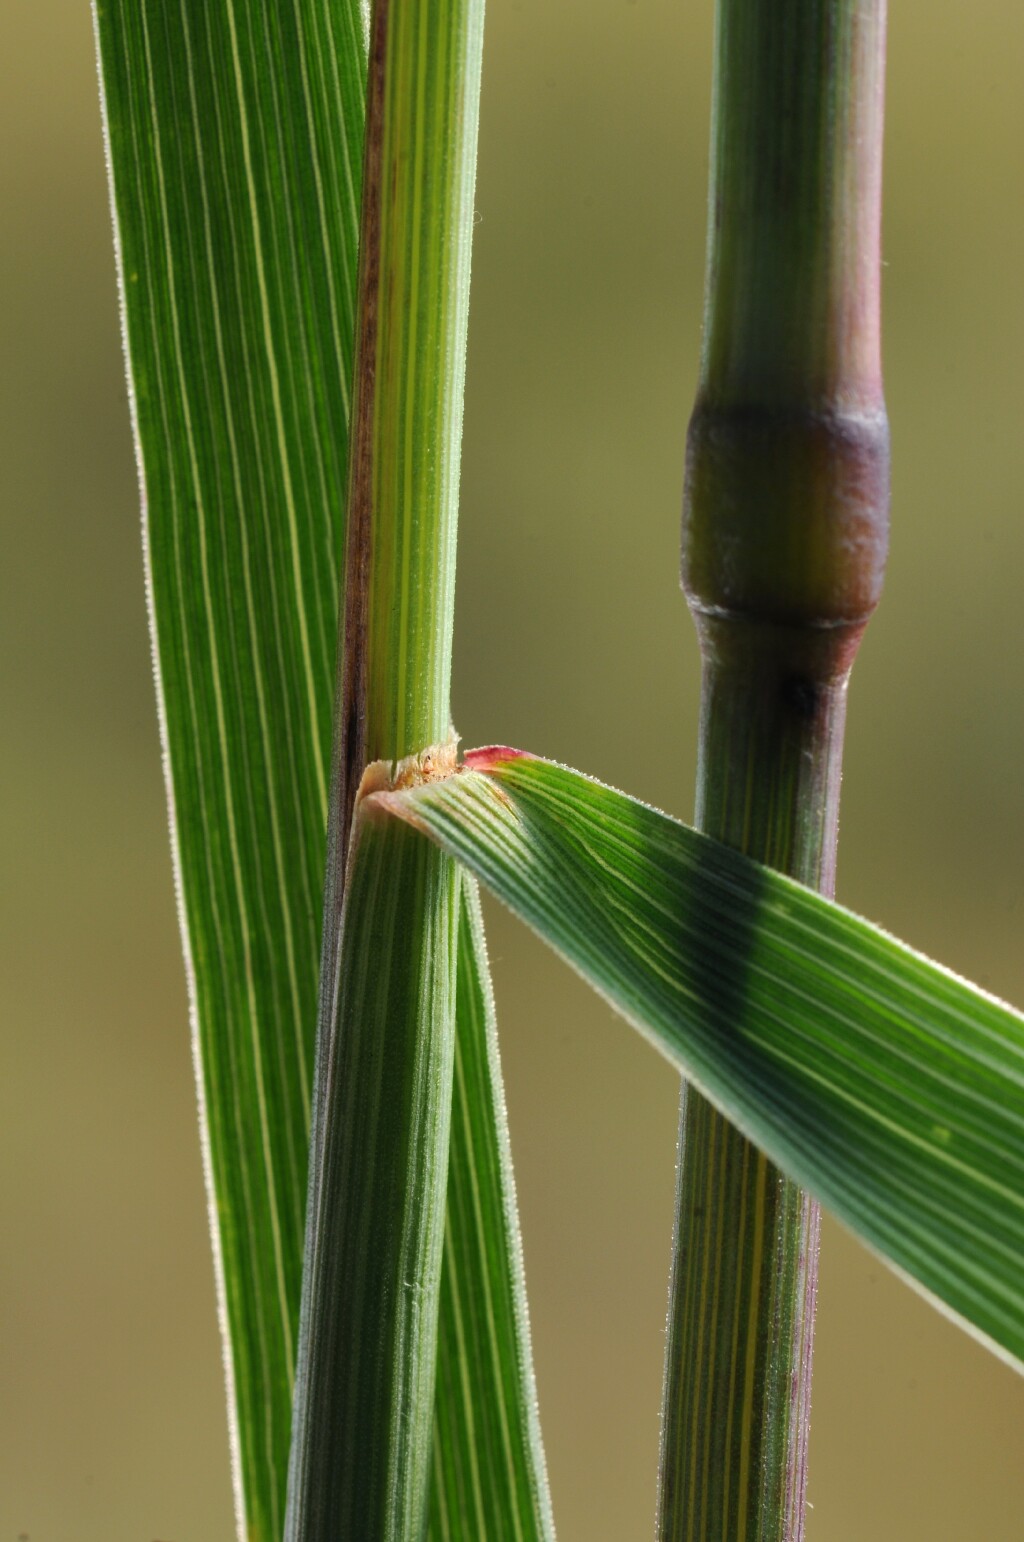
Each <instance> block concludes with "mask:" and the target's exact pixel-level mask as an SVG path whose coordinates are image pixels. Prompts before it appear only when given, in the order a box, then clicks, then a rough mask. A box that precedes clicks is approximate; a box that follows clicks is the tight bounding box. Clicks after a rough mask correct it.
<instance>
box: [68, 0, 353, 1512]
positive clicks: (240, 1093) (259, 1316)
mask: <svg viewBox="0 0 1024 1542" xmlns="http://www.w3.org/2000/svg"><path fill="white" fill-rule="evenodd" d="M96 20H97V34H98V40H99V51H100V59H101V72H102V79H103V88H104V108H105V122H106V128H107V135H108V145H109V152H110V167H111V179H112V188H113V202H114V208H115V216H116V225H117V232H118V244H119V260H120V277H121V291H122V302H123V317H124V327H125V336H126V345H127V352H128V356H129V360H130V371H131V382H132V392H133V407H134V418H135V430H136V441H137V446H138V452H139V459H140V471H141V476H142V481H143V486H144V496H145V505H146V511H147V512H146V522H145V532H146V549H147V551H146V555H147V578H148V587H149V597H150V607H151V618H152V626H153V635H154V648H155V654H156V662H157V677H158V692H159V698H160V712H161V721H162V731H163V738H164V750H165V758H166V763H167V771H168V790H169V800H170V804H171V813H172V828H173V837H174V846H175V867H176V877H177V884H178V892H179V903H180V909H181V921H182V933H183V939H184V943H185V949H186V956H187V959H188V963H189V975H190V995H191V1003H192V1013H193V1024H194V1032H195V1038H196V1058H197V1079H198V1081H199V1085H200V1102H201V1115H202V1124H203V1139H204V1150H205V1153H206V1165H207V1184H208V1190H209V1192H210V1202H211V1229H212V1231H213V1234H214V1245H215V1254H216V1255H217V1259H218V1279H219V1296H220V1305H221V1314H222V1319H223V1323H222V1326H223V1328H224V1330H225V1349H226V1356H227V1360H228V1380H229V1401H230V1403H231V1405H232V1407H231V1411H230V1419H231V1427H232V1437H233V1447H234V1457H235V1464H236V1473H235V1478H236V1502H237V1507H238V1511H239V1516H240V1525H241V1526H242V1527H243V1529H244V1530H245V1532H246V1534H247V1536H249V1537H254V1538H260V1539H261V1542H262V1539H274V1542H276V1539H277V1538H279V1536H280V1534H281V1527H282V1525H283V1517H284V1498H285V1474H286V1465H287V1455H288V1440H289V1429H290V1423H291V1399H292V1381H293V1374H294V1373H293V1366H294V1352H295V1340H296V1337H297V1328H298V1302H299V1287H300V1268H301V1249H302V1236H303V1226H304V1219H305V1181H306V1180H305V1174H306V1162H307V1156H306V1147H307V1131H308V1120H309V1101H310V1084H311V1080H312V1053H313V1028H314V1024H315V1020H316V991H317V959H318V955H319V941H320V936H319V934H320V902H321V894H322V886H323V861H324V858H323V843H324V828H325V822H326V764H327V755H328V749H329V743H330V736H331V724H330V706H331V699H332V684H331V681H332V674H333V654H334V642H335V630H336V615H337V604H338V594H337V572H338V567H339V560H340V549H341V536H342V531H341V507H342V497H343V491H344V480H345V472H346V461H347V444H346V431H345V424H346V420H347V407H348V402H347V396H348V389H349V388H348V375H349V373H350V371H351V355H352V305H353V296H352V288H353V283H354V271H355V257H356V247H355V241H356V213H357V202H358V182H359V167H360V162H361V137H362V122H361V120H362V90H363V87H362V77H363V74H364V72H365V58H364V45H363V42H362V37H361V20H360V15H359V6H358V3H357V0H351V3H348V0H346V3H344V4H342V5H341V6H338V7H332V8H330V10H326V9H325V8H324V7H322V6H320V5H315V4H313V3H311V0H294V3H292V4H289V5H288V6H286V7H283V8H277V9H274V8H271V9H269V10H253V9H252V8H251V7H243V6H241V5H239V4H237V3H232V0H218V3H216V4H211V5H205V4H199V3H197V0H104V3H103V4H102V5H100V6H98V8H97V13H96ZM289 102H294V103H303V104H304V105H303V109H302V111H301V112H300V111H296V112H295V113H291V112H290V111H289V110H288V107H287V104H288V103H289ZM353 178H354V181H353ZM296 188H301V189H303V196H294V195H293V190H294V189H296ZM318 189H320V190H321V191H322V194H323V196H322V197H321V196H319V194H318V192H317V190H318ZM306 190H308V196H305V191H306Z"/></svg>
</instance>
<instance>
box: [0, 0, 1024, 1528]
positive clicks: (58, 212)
mask: <svg viewBox="0 0 1024 1542" xmlns="http://www.w3.org/2000/svg"><path fill="white" fill-rule="evenodd" d="M253 3H257V0H253ZM259 3H265V0H259ZM488 29H489V30H488V42H487V54H486V60H485V69H484V106H483V128H482V135H483V137H482V146H481V161H480V179H479V189H478V196H477V207H478V210H479V223H478V228H477V232H476V234H477V246H476V252H475V259H474V261H475V272H474V300H473V313H472V322H471V337H470V360H469V380H468V401H467V411H466V438H465V477H464V498H463V527H462V545H461V557H460V564H461V565H460V583H459V599H458V617H457V641H456V677H455V710H456V721H457V723H458V725H459V727H460V729H461V731H462V733H463V735H464V737H465V739H466V741H467V742H469V743H483V742H487V741H490V740H494V739H501V740H506V741H510V742H512V743H516V744H522V745H525V746H529V747H531V748H533V749H535V750H537V751H540V752H542V753H545V754H548V755H551V756H554V757H556V758H558V759H561V760H565V761H567V762H569V763H570V764H573V765H577V766H581V767H584V768H586V769H587V770H590V771H592V772H594V773H596V774H598V775H600V776H602V777H604V778H605V779H607V780H609V781H611V782H613V783H616V784H618V785H621V786H624V787H627V788H629V789H630V790H631V791H633V792H635V793H638V794H640V795H641V796H643V797H645V798H648V799H650V800H651V801H653V802H655V803H658V804H660V805H662V806H663V807H666V808H668V809H669V810H671V811H672V812H674V813H677V814H680V815H682V816H684V817H685V816H686V815H687V814H688V813H689V810H690V807H691V803H692V787H693V775H694V735H695V727H696V708H697V657H696V649H695V644H694V639H693V636H692V633H691V628H690V624H689V621H688V618H687V615H686V611H685V607H684V605H683V602H682V600H681V598H680V595H679V592H678V588H677V582H676V567H677V539H678V534H677V523H678V509H679V501H680V481H681V464H682V451H683V435H684V429H685V424H686V418H687V414H688V408H689V402H690V398H691V395H692V391H693V386H694V382H695V374H696V359H697V349H698V344H699V334H700V309H701V282H702V260H703V244H704V235H703V222H704V196H705V159H706V150H707V119H708V96H709V71H710V49H711V39H710V32H711V0H701V3H700V4H699V5H697V4H682V3H680V0H558V3H557V4H552V3H550V0H546V3H542V0H491V5H490V15H489V19H488ZM0 39H2V47H0V57H2V58H3V61H4V62H3V73H4V82H3V89H2V91H0V211H2V225H3V236H2V238H0V296H2V301H0V354H2V368H0V402H2V410H0V441H2V448H0V510H2V518H3V561H2V567H0V629H2V647H0V659H2V665H0V693H2V694H0V712H2V723H3V733H2V740H0V744H2V751H0V755H2V761H0V764H2V803H0V845H2V852H3V858H2V860H3V870H4V883H3V897H2V905H3V915H2V924H0V950H2V958H0V994H2V1023H3V1035H2V1045H3V1066H4V1069H3V1074H2V1081H0V1170H2V1173H3V1181H2V1185H0V1225H2V1237H3V1245H2V1247H0V1323H2V1328H0V1542H17V1539H18V1538H19V1537H25V1536H27V1537H29V1538H30V1539H31V1542H156V1539H160V1542H228V1539H229V1538H230V1537H231V1535H232V1519H231V1513H230V1499H229V1483H228V1470H227V1442H226V1436H225V1427H224V1419H223V1414H222V1383H221V1369H220V1354H219V1349H218V1341H217V1332H216V1323H215V1316H214V1298H213V1282H212V1271H211V1267H210V1263H209V1259H208V1252H207V1239H206V1221H205V1205H204V1199H203V1193H202V1182H201V1174H200V1164H199V1154H198V1143H197V1140H196V1131H195V1118H194V1109H193V1089H192V1069H191V1064H190V1058H189V1039H188V1025H187V1016H186V1002H185V992H184V981H183V974H182V968H181V964H180V961H179V954H178V940H177V930H176V922H175V915H174V904H173V896H172V886H171V871H170V860H169V856H168V847H167V839H166V833H165V825H164V799H163V787H162V781H161V773H160V765H159V755H158V747H157V730H156V717H155V712H154V706H153V692H152V682H151V678H150V665H149V652H148V643H147V638H146V623H145V612H144V603H143V586H142V565H141V558H140V549H139V536H138V510H137V493H136V485H135V472H134V467H133V461H132V448H131V443H130V438H129V428H128V412H127V403H126V396H125V389H124V384H123V379H122V367H121V357H120V346H119V340H118V324H117V307H116V294H115V283H114V267H113V258H112V253H111V242H110V232H109V226H108V216H107V202H106V189H105V179H104V169H103V158H102V148H101V137H100V125H99V114H98V108H97V101H96V88H95V81H94V69H93V47H92V38H91V31H90V21H89V15H88V11H87V8H86V6H85V4H84V3H83V0H6V4H5V5H4V7H3V12H2V19H0ZM1022 74H1024V23H1022V20H1021V13H1020V10H1019V7H1017V6H1015V5H1012V4H1010V3H1009V0H973V3H972V4H971V5H969V6H968V5H967V4H966V3H959V4H958V3H953V0H905V3H904V4H902V5H900V6H898V7H897V8H896V12H895V15H894V16H893V18H892V28H891V49H890V75H889V119H888V133H887V146H886V214H885V239H884V246H885V258H886V263H887V267H886V274H885V337H886V374H887V385H888V397H889V406H890V414H891V418H892V424H893V438H894V450H895V483H894V499H893V515H894V526H893V529H894V534H893V550H892V558H891V563H890V569H889V579H888V585H887V590H886V595H885V599H884V603H883V606H882V609H881V610H880V612H879V614H878V616H877V618H876V620H875V621H874V622H873V623H872V626H871V628H870V630H869V633H868V638H867V641H866V643H865V645H864V648H863V653H862V657H861V661H860V662H859V664H858V667H857V670H856V672H855V676H854V684H853V690H852V697H851V708H850V717H849V730H848V752H847V762H846V765H847V774H846V781H845V786H844V795H843V796H844V805H843V828H842V844H841V859H840V897H841V898H842V899H843V900H845V901H846V902H847V903H848V904H850V905H852V906H853V907H855V908H856V909H858V910H861V911H864V912H866V913H867V914H868V915H870V916H872V917H873V918H875V919H877V920H879V921H881V922H883V923H884V924H886V925H887V926H889V927H891V928H892V929H893V930H895V931H896V932H897V933H899V934H900V935H902V936H904V937H906V938H908V939H909V940H911V941H913V942H914V943H916V944H917V945H919V946H920V947H922V948H924V949H925V950H926V951H928V952H930V953H932V954H934V955H936V956H938V957H939V958H941V959H943V960H944V961H945V962H948V963H949V964H950V965H952V966H953V967H955V968H956V969H958V970H960V971H962V972H964V973H966V974H969V975H971V976H973V977H975V978H977V979H980V980H981V981H983V982H984V983H985V984H987V985H988V986H989V987H990V988H991V989H993V990H995V991H996V992H998V993H1000V994H1003V995H1006V996H1008V997H1009V998H1010V999H1012V1000H1015V1001H1017V1002H1024V949H1022V948H1021V946H1020V929H1021V921H1022V916H1024V883H1022V877H1021V855H1022V848H1024V796H1022V794H1024V787H1022V777H1021V771H1020V767H1021V752H1022V749H1024V709H1022V706H1021V699H1022V696H1021V685H1022V674H1021V655H1022V651H1024V648H1022V644H1024V607H1022V605H1021V602H1020V593H1021V580H1020V574H1021V563H1022V558H1024V546H1022V535H1021V521H1020V512H1019V511H1020V496H1021V494H1020V489H1021V488H1022V487H1024V432H1022V426H1021V408H1020V404H1021V399H1022V385H1024V380H1022V369H1024V366H1022V362H1021V361H1022V359H1024V346H1022V345H1024V286H1022V283H1021V274H1022V273H1024V201H1022V199H1021V196H1020V190H1021V159H1022V152H1024V134H1022V128H1024V97H1022V93H1021V89H1020V80H1021V78H1022ZM490 923H491V929H490V936H491V948H492V954H493V960H494V966H495V975H496V987H497V994H498V1002H499V1015H500V1020H501V1031H502V1043H503V1051H504V1059H505V1067H506V1075H507V1081H508V1096H509V1103H510V1112H511V1123H512V1135H513V1142H514V1147H515V1153H516V1160H517V1171H518V1177H519V1188H520V1196H521V1201H522V1211H523V1224H524V1230H525V1247H526V1259H527V1268H528V1274H529V1282H530V1288H531V1301H532V1310H533V1326H534V1341H535V1349H536V1356H537V1373H538V1380H539V1390H540V1401H541V1409H542V1414H543V1417H544V1423H545V1429H546V1434H547V1445H548V1453H549V1461H550V1467H551V1477H552V1482H553V1487H554V1497H555V1507H556V1518H557V1521H558V1523H559V1529H560V1535H561V1538H562V1542H578V1539H583V1538H587V1539H588V1542H626V1539H633V1538H636V1539H642V1538H645V1537H649V1536H650V1535H651V1530H652V1517H653V1507H654V1470H655V1458H656V1448H657V1434H658V1397H659V1381H660V1362H661V1352H662V1336H663V1326H664V1313H665V1302H666V1279H667V1268H668V1253H669V1239H670V1226H671V1213H672V1185H673V1163H674V1142H675V1117H676V1085H675V1081H674V1078H673V1076H672V1074H671V1072H670V1071H669V1070H668V1069H667V1067H666V1066H664V1065H663V1064H662V1063H661V1062H660V1061H659V1060H658V1059H657V1058H656V1057H655V1056H654V1054H653V1053H652V1052H651V1051H650V1050H648V1049H647V1048H645V1047H644V1046H643V1045H642V1044H641V1043H640V1042H639V1041H638V1040H635V1039H634V1038H633V1037H632V1036H631V1034H630V1032H629V1030H628V1029H626V1028H625V1027H624V1026H622V1025H621V1024H620V1023H618V1022H617V1021H615V1020H614V1019H613V1018H612V1016H611V1014H610V1013H609V1011H608V1010H607V1009H606V1008H605V1007H604V1006H603V1005H602V1004H601V1003H600V1002H598V1001H597V1000H596V999H595V998H592V997H591V996H589V995H588V994H587V992H586V991H585V990H584V989H583V988H582V987H581V986H579V985H578V984H577V982H576V981H575V980H574V979H572V978H570V977H569V975H568V973H567V972H566V971H565V970H564V969H563V968H562V966H560V965H559V964H558V963H557V962H556V961H555V960H554V959H553V958H551V957H549V956H548V955H547V954H546V953H545V952H543V951H542V949H541V948H540V945H539V944H535V943H534V942H533V940H532V939H531V938H529V937H527V936H526V935H525V934H523V933H521V932H520V931H519V930H517V929H516V927H515V926H514V925H513V924H512V923H511V922H510V921H508V920H507V919H506V918H505V917H504V916H503V915H501V914H498V913H496V912H495V913H493V914H491V915H490ZM1022 1434H1024V1380H1021V1379H1018V1378H1016V1377H1015V1376H1014V1375H1013V1374H1012V1373H1011V1372H1009V1371H1008V1370H1006V1369H1005V1368H1003V1367H1001V1366H1000V1365H998V1364H996V1363H995V1361H994V1360H992V1359H991V1358H990V1357H988V1356H987V1355H986V1354H985V1353H984V1352H983V1351H981V1350H980V1349H978V1348H976V1347H975V1346H973V1345H972V1344H971V1343H970V1342H969V1341H968V1340H967V1339H966V1337H965V1336H963V1335H962V1334H961V1333H959V1332H958V1331H957V1330H955V1329H954V1328H952V1327H951V1326H949V1325H947V1324H946V1323H945V1322H944V1321H943V1320H941V1319H940V1318H939V1316H938V1315H937V1314H936V1313H934V1312H932V1311H931V1310H930V1309H929V1308H928V1307H926V1306H924V1305H923V1304H921V1303H920V1302H918V1301H917V1300H916V1299H915V1298H914V1297H913V1296H912V1295H911V1294H910V1293H909V1291H907V1290H906V1289H905V1288H904V1287H903V1286H901V1285H900V1284H899V1283H898V1282H897V1281H895V1280H894V1279H893V1278H892V1276H891V1275H889V1274H888V1272H887V1271H886V1270H885V1269H884V1268H883V1267H882V1266H881V1265H879V1264H878V1263H877V1262H875V1261H874V1260H873V1259H871V1258H870V1257H868V1256H867V1255H866V1254H864V1253H863V1252H862V1251H861V1250H860V1249H859V1248H858V1247H857V1246H855V1245H854V1244H853V1243H852V1242H851V1241H850V1240H849V1239H848V1238H847V1237H846V1236H845V1235H844V1234H843V1233H841V1232H840V1231H839V1229H838V1228H837V1227H836V1226H834V1225H832V1224H827V1225H826V1228H825V1237H824V1247H823V1253H822V1263H821V1304H820V1313H819V1324H818V1357H817V1372H816V1381H815V1398H814V1430H813V1437H812V1442H811V1482H810V1500H811V1502H812V1504H813V1507H814V1508H813V1510H812V1511H811V1513H810V1516H809V1524H808V1533H807V1535H808V1542H862V1539H866V1538H871V1539H872V1542H982V1539H984V1542H1004V1539H1006V1542H1012V1539H1015V1538H1019V1537H1021V1535H1022V1534H1024V1521H1022V1516H1024V1462H1022V1461H1021V1437H1022ZM709 1542H710V1539H709Z"/></svg>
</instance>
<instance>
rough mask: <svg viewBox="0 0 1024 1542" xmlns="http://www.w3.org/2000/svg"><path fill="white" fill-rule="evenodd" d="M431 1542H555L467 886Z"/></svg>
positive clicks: (476, 910) (488, 994) (511, 1188)
mask: <svg viewBox="0 0 1024 1542" xmlns="http://www.w3.org/2000/svg"><path fill="white" fill-rule="evenodd" d="M456 1001H457V1006H456V1038H455V1075H454V1091H453V1098H452V1124H451V1145H450V1155H449V1179H448V1210H447V1218H446V1222H445V1248H444V1262H443V1266H442V1273H441V1317H440V1329H439V1334H438V1363H437V1397H436V1404H435V1406H436V1413H435V1423H434V1468H433V1484H432V1489H431V1511H430V1528H429V1536H430V1538H431V1542H455V1539H458V1542H473V1539H475V1538H479V1537H490V1538H493V1539H494V1542H503V1539H505V1538H507V1539H509V1542H553V1539H554V1522H553V1519H552V1515H551V1502H550V1499H549V1496H548V1489H547V1474H546V1468H545V1460H544V1450H543V1446H542V1444H541V1438H540V1424H539V1419H538V1416H537V1393H536V1388H535V1385H534V1379H533V1366H532V1363H531V1357H530V1332H529V1322H528V1317H527V1307H526V1287H525V1279H524V1272H523V1260H522V1243H521V1240H520V1234H519V1218H518V1213H517V1208H516V1196H515V1185H514V1182H513V1177H512V1155H511V1148H510V1146H509V1137H508V1122H507V1118H506V1114H505V1098H504V1090H503V1086H502V1079H501V1064H500V1061H499V1058H498V1036H497V1024H496V1021H495V1015H494V998H493V992H492V990H491V981H490V972H489V968H488V963H487V951H486V947H485V944H484V934H483V918H482V916H481V915H480V901H479V896H478V893H477V887H476V884H475V882H474V881H473V879H472V878H471V877H470V876H469V875H468V874H466V875H464V877H463V888H462V913H461V917H460V923H459V969H458V987H457V996H456Z"/></svg>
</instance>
